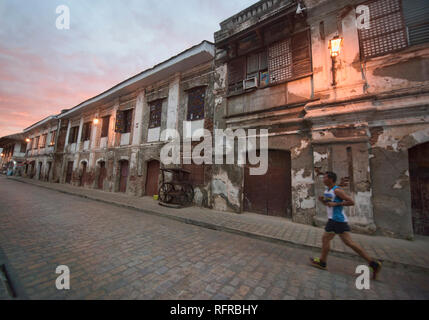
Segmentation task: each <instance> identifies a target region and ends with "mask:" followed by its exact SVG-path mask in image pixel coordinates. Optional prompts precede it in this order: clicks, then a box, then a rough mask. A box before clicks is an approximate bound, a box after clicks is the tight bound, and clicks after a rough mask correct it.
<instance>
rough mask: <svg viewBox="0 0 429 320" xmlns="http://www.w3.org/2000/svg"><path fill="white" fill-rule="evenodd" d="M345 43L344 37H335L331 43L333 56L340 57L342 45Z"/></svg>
mask: <svg viewBox="0 0 429 320" xmlns="http://www.w3.org/2000/svg"><path fill="white" fill-rule="evenodd" d="M342 43H343V39H341V38H337V37H336V38H334V39H332V40H331V41H330V43H329V50H330V52H331V57H333V58H335V57H338V55H339V54H340V51H341V45H342Z"/></svg>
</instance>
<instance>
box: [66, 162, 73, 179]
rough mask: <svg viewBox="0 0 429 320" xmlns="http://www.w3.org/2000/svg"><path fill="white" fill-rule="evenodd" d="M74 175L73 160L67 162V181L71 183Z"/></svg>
mask: <svg viewBox="0 0 429 320" xmlns="http://www.w3.org/2000/svg"><path fill="white" fill-rule="evenodd" d="M72 176H73V161H69V162H67V171H66V183H68V184H70V183H71V181H72Z"/></svg>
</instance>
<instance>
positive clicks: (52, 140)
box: [49, 131, 57, 146]
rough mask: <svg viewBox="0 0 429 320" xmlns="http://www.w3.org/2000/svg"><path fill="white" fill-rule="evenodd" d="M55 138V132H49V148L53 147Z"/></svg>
mask: <svg viewBox="0 0 429 320" xmlns="http://www.w3.org/2000/svg"><path fill="white" fill-rule="evenodd" d="M56 137H57V132H56V131H51V141H49V146H53V145H55V138H56Z"/></svg>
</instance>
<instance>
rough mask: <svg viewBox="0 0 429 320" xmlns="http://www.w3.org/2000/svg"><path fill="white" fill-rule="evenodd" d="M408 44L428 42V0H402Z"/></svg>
mask: <svg viewBox="0 0 429 320" xmlns="http://www.w3.org/2000/svg"><path fill="white" fill-rule="evenodd" d="M402 8H403V12H404V20H405V25H406V27H407V32H408V40H409V44H410V45H417V44H421V43H425V42H429V1H428V0H412V1H410V0H406V1H402Z"/></svg>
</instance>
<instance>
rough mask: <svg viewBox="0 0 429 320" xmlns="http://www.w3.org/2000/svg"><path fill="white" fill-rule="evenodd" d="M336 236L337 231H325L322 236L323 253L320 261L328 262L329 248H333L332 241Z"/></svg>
mask: <svg viewBox="0 0 429 320" xmlns="http://www.w3.org/2000/svg"><path fill="white" fill-rule="evenodd" d="M334 238H335V233H328V232H325V234H324V235H323V238H322V255H321V256H320V261H321V262H324V263H326V262H327V260H328V254H329V250H330V249H331V241H332V239H334Z"/></svg>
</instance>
